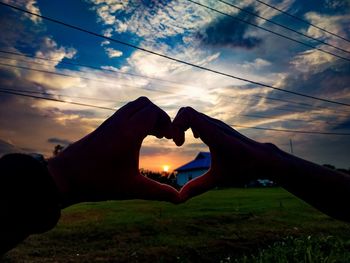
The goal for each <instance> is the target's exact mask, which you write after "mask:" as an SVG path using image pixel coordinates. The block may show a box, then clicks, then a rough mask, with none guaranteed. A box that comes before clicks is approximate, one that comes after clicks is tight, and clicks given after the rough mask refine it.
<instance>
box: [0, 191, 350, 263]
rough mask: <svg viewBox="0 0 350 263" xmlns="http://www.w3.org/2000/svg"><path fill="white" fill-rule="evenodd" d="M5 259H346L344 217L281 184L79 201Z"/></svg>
mask: <svg viewBox="0 0 350 263" xmlns="http://www.w3.org/2000/svg"><path fill="white" fill-rule="evenodd" d="M3 261H4V262H310V263H311V262H350V224H346V223H342V222H340V221H337V220H334V219H332V218H329V217H328V216H326V215H323V214H321V213H320V212H318V211H316V210H315V209H313V208H312V207H310V206H309V205H307V204H305V203H304V202H302V201H300V200H299V199H297V198H295V197H293V196H292V195H291V194H289V193H288V192H286V191H284V190H283V189H280V188H256V189H223V190H213V191H210V192H208V193H206V194H204V195H201V196H198V197H196V198H194V199H192V200H190V201H188V202H186V203H185V204H181V205H172V204H168V203H165V202H151V201H141V200H135V201H115V202H114V201H113V202H101V203H84V204H79V205H75V206H72V207H69V208H68V209H65V210H64V211H63V212H62V217H61V220H60V222H59V224H58V226H57V227H56V228H55V229H53V230H52V231H50V232H48V233H45V234H42V235H34V236H31V237H30V238H28V239H27V240H26V241H25V242H23V243H22V244H21V245H19V246H18V247H17V248H15V249H14V250H12V251H11V252H9V253H8V254H7V255H6V256H5V257H4V258H3Z"/></svg>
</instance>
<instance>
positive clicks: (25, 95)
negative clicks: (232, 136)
mask: <svg viewBox="0 0 350 263" xmlns="http://www.w3.org/2000/svg"><path fill="white" fill-rule="evenodd" d="M0 93H5V94H10V95H15V96H23V97H28V98H33V99H42V100H48V101H54V102H60V103H66V104H73V105H78V106H84V107H92V108H98V109H102V110H111V111H115V110H116V109H114V108H110V107H103V106H97V105H93V104H87V103H80V102H74V101H66V100H61V99H55V98H46V97H41V96H35V95H30V94H23V93H20V92H13V91H5V90H1V89H0ZM230 126H232V127H239V128H245V129H257V130H268V131H276V132H288V133H303V134H318V135H339V136H350V133H340V132H322V131H302V130H289V129H274V128H267V127H255V126H245V125H239V124H230Z"/></svg>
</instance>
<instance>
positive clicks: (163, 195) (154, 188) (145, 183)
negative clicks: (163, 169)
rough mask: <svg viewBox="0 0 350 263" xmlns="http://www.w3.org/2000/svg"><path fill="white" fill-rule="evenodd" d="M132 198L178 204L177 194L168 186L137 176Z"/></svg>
mask: <svg viewBox="0 0 350 263" xmlns="http://www.w3.org/2000/svg"><path fill="white" fill-rule="evenodd" d="M133 198H136V199H145V200H157V201H168V202H172V203H175V204H177V203H180V201H181V200H180V196H179V192H178V191H177V190H176V189H175V188H173V187H171V186H170V185H166V184H161V183H159V182H156V181H153V180H151V179H149V178H147V177H145V176H142V175H139V176H137V180H136V182H135V184H134V186H133Z"/></svg>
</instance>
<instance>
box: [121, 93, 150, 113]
mask: <svg viewBox="0 0 350 263" xmlns="http://www.w3.org/2000/svg"><path fill="white" fill-rule="evenodd" d="M151 103H152V102H151V101H150V100H149V99H148V98H147V97H139V98H137V99H136V100H134V101H131V102H129V103H127V104H125V105H124V106H123V107H121V108H120V109H119V110H118V111H116V113H115V114H119V115H120V114H123V115H124V116H126V117H128V118H130V117H131V116H132V115H134V114H135V113H136V112H138V111H139V110H141V109H143V108H144V107H146V106H147V105H149V104H151Z"/></svg>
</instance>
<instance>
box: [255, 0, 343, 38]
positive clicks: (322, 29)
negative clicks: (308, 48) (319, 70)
mask: <svg viewBox="0 0 350 263" xmlns="http://www.w3.org/2000/svg"><path fill="white" fill-rule="evenodd" d="M256 1H257V2H259V3H260V4H263V5H265V6H268V7H270V8H272V9H275V10H276V11H278V12H280V13H282V14H285V15H287V16H289V17H292V18H294V19H296V20H299V21H301V22H303V23H305V24H307V25H309V26H312V27H314V28H317V29H319V30H321V31H323V32H326V33H328V34H330V35H332V36H335V37H337V38H340V39H343V40H345V41H347V42H349V43H350V40H349V39H347V38H345V37H342V36H340V35H338V34H335V33H333V32H331V31H328V30H326V29H325V28H322V27H319V26H317V25H315V24H312V23H310V22H308V21H306V20H304V19H302V18H300V17H298V16H296V15H292V14H290V13H288V12H286V11H284V10H282V9H279V8H277V7H274V6H272V5H270V4H268V3H266V2H263V1H260V0H256Z"/></svg>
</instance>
